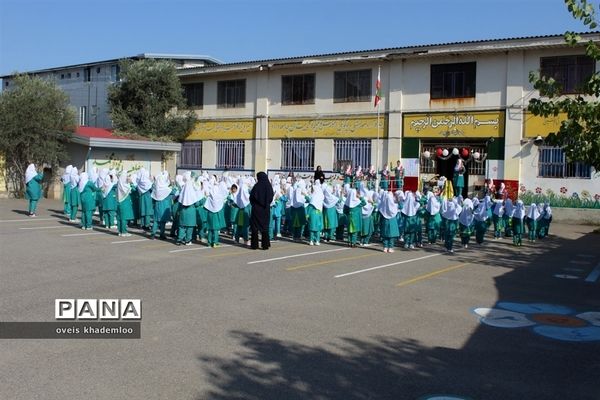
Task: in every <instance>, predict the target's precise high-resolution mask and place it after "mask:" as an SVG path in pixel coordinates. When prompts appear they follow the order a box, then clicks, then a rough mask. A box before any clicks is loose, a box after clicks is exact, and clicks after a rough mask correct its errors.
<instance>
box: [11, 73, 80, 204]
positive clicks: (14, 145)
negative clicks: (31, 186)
mask: <svg viewBox="0 0 600 400" xmlns="http://www.w3.org/2000/svg"><path fill="white" fill-rule="evenodd" d="M13 82H14V89H10V90H4V91H3V92H2V93H0V155H2V156H3V157H4V158H5V164H4V174H5V177H6V186H7V189H9V190H10V191H11V192H12V194H14V195H15V196H17V197H21V196H22V195H23V193H24V188H25V169H26V168H27V165H28V164H29V163H35V164H36V166H37V167H40V166H49V167H51V168H52V171H53V172H56V171H57V167H58V165H59V164H60V163H61V162H63V161H65V160H66V159H67V157H68V155H67V152H66V148H65V144H66V142H67V141H68V140H69V138H70V137H71V132H73V130H74V129H75V112H74V110H73V109H71V108H70V107H69V97H68V96H67V95H66V94H65V93H64V92H63V91H62V90H60V89H59V88H58V87H57V86H56V85H55V84H54V83H53V82H50V81H47V80H44V79H41V78H39V77H34V76H29V75H17V76H15V78H14V81H13Z"/></svg>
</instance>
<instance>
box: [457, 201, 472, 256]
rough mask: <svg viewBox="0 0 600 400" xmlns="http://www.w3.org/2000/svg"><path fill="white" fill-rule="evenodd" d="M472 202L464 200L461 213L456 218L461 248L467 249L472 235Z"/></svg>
mask: <svg viewBox="0 0 600 400" xmlns="http://www.w3.org/2000/svg"><path fill="white" fill-rule="evenodd" d="M473 219H474V214H473V201H472V200H471V199H465V200H463V203H462V211H461V213H460V215H459V217H458V226H459V229H460V239H461V243H462V245H463V247H464V248H465V249H466V248H467V247H469V241H470V239H471V235H472V234H473Z"/></svg>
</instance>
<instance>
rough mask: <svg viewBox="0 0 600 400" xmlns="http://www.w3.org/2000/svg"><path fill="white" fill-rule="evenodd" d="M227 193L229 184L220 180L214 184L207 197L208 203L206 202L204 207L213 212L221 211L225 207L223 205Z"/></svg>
mask: <svg viewBox="0 0 600 400" xmlns="http://www.w3.org/2000/svg"><path fill="white" fill-rule="evenodd" d="M238 190H239V189H238ZM227 194H228V191H227V184H226V183H225V182H220V183H219V184H216V185H212V188H211V189H210V193H209V195H208V196H207V197H206V203H204V208H206V209H207V210H208V211H210V212H213V213H216V212H219V211H221V210H222V209H223V206H224V205H225V200H226V199H227Z"/></svg>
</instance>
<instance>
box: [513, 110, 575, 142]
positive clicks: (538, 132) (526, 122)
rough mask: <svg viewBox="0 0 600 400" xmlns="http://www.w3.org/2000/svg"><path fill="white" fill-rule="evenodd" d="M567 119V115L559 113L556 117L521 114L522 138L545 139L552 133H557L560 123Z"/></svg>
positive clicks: (527, 112) (526, 112)
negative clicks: (538, 137) (539, 137)
mask: <svg viewBox="0 0 600 400" xmlns="http://www.w3.org/2000/svg"><path fill="white" fill-rule="evenodd" d="M566 119H567V113H560V114H558V115H557V116H556V117H546V118H544V117H536V116H535V115H533V114H532V113H531V112H529V111H525V113H524V114H523V136H524V137H528V138H531V137H536V136H541V137H546V136H548V134H550V133H552V132H558V130H559V129H560V123H561V122H562V121H564V120H566Z"/></svg>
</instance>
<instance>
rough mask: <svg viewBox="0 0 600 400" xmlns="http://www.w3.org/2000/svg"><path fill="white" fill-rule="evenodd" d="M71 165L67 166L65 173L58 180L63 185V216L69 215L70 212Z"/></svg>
mask: <svg viewBox="0 0 600 400" xmlns="http://www.w3.org/2000/svg"><path fill="white" fill-rule="evenodd" d="M72 169H73V166H72V165H67V166H66V168H65V172H64V173H63V175H62V176H61V178H60V180H61V182H62V184H63V206H64V209H63V210H64V213H65V215H69V213H70V212H71V170H72Z"/></svg>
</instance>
